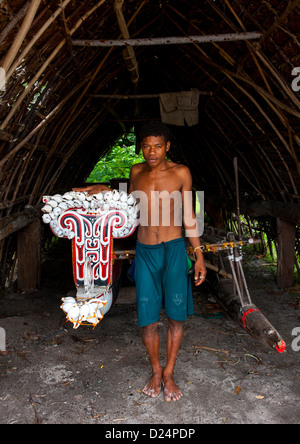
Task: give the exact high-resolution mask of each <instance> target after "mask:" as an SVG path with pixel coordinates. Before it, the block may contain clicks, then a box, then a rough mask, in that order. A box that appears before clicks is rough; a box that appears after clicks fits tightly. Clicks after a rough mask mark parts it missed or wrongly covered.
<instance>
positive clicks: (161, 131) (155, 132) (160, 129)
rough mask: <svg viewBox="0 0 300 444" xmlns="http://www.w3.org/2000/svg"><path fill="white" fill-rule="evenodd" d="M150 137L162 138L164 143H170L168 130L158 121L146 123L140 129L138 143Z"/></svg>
mask: <svg viewBox="0 0 300 444" xmlns="http://www.w3.org/2000/svg"><path fill="white" fill-rule="evenodd" d="M150 136H154V137H159V136H160V137H163V138H164V139H165V142H166V143H167V142H169V141H170V131H169V128H168V127H167V125H165V124H164V123H162V122H160V121H158V120H153V121H151V122H148V123H146V124H145V125H144V126H143V127H142V129H141V131H140V141H142V140H143V139H144V138H145V137H150Z"/></svg>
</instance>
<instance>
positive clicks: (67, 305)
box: [60, 297, 107, 329]
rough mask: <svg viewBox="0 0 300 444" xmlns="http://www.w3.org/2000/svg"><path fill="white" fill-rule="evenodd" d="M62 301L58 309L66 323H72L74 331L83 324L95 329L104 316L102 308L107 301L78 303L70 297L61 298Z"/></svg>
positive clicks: (94, 300) (97, 300) (96, 299)
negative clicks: (62, 313) (64, 317)
mask: <svg viewBox="0 0 300 444" xmlns="http://www.w3.org/2000/svg"><path fill="white" fill-rule="evenodd" d="M62 301H63V303H62V305H61V306H60V308H61V309H62V310H63V311H64V312H65V314H66V316H67V321H70V322H72V324H73V328H75V329H76V328H78V327H79V326H80V325H82V324H84V323H89V324H92V325H93V326H94V327H96V325H97V324H99V322H100V321H101V319H102V318H103V316H104V307H105V304H107V301H105V300H99V299H98V298H95V299H89V300H88V301H84V302H78V301H77V300H76V299H74V298H72V297H66V298H62Z"/></svg>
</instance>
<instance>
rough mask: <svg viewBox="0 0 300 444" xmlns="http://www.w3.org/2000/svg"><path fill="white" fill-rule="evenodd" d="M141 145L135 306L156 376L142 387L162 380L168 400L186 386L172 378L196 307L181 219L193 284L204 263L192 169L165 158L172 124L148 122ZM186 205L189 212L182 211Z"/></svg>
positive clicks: (134, 188)
mask: <svg viewBox="0 0 300 444" xmlns="http://www.w3.org/2000/svg"><path fill="white" fill-rule="evenodd" d="M141 148H142V151H143V155H144V159H145V162H143V163H140V164H136V165H134V166H133V167H132V169H131V172H130V187H129V192H130V193H133V194H135V193H136V197H138V199H139V200H140V202H139V210H140V224H139V227H138V240H137V247H136V257H135V280H136V294H137V311H138V323H139V326H141V327H142V338H143V343H144V345H145V347H146V350H147V352H148V355H149V358H150V362H151V365H152V376H151V378H150V381H149V382H148V384H147V385H146V386H145V387H144V389H143V393H145V394H146V395H148V396H150V397H152V398H156V397H157V396H158V394H159V393H160V391H161V386H162V385H163V388H164V396H165V400H166V401H177V400H178V399H180V398H181V397H182V392H181V391H180V389H179V388H178V386H177V385H176V384H175V382H174V378H173V373H174V367H175V362H176V359H177V354H178V351H179V348H180V345H181V341H182V336H183V323H184V321H185V320H186V318H187V316H188V315H190V314H192V313H193V299H192V291H191V282H190V278H189V276H188V274H187V260H186V249H185V242H184V239H183V235H182V224H181V220H183V225H184V227H185V229H186V230H188V231H187V232H188V237H189V240H190V243H191V245H192V247H193V249H194V252H195V255H196V262H195V265H194V269H195V274H194V280H195V285H201V284H202V283H203V282H204V280H205V276H206V268H205V265H204V258H203V254H202V251H201V249H200V248H199V247H200V239H199V235H198V230H197V225H196V219H195V215H194V212H193V210H192V203H191V191H192V178H191V174H190V171H189V169H188V168H187V167H186V166H183V165H178V164H176V163H173V162H170V161H168V160H167V159H166V153H167V151H169V149H170V138H169V131H168V128H167V127H166V126H165V125H163V124H161V123H158V122H151V123H150V124H147V125H145V127H144V128H143V129H142V131H141ZM102 189H103V186H101V185H100V186H97V185H96V186H90V187H88V188H85V189H84V190H88V191H89V192H90V193H96V192H99V191H100V190H102ZM81 190H82V189H81ZM178 198H180V200H181V201H180V202H178ZM181 204H182V205H181ZM187 210H189V212H190V214H189V218H187V217H185V214H184V213H185V212H187ZM182 213H183V214H182ZM191 216H192V219H191ZM162 305H163V306H164V309H165V313H166V316H167V318H168V333H167V363H166V366H165V368H164V369H163V368H162V366H161V365H160V361H159V335H158V321H159V316H160V309H161V307H162Z"/></svg>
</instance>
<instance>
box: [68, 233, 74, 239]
mask: <svg viewBox="0 0 300 444" xmlns="http://www.w3.org/2000/svg"><path fill="white" fill-rule="evenodd" d="M74 237H75V233H74V232H73V231H69V233H68V239H73V238H74Z"/></svg>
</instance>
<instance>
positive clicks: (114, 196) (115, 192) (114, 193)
mask: <svg viewBox="0 0 300 444" xmlns="http://www.w3.org/2000/svg"><path fill="white" fill-rule="evenodd" d="M113 199H114V200H119V199H120V193H119V192H118V191H117V190H114V192H113Z"/></svg>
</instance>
